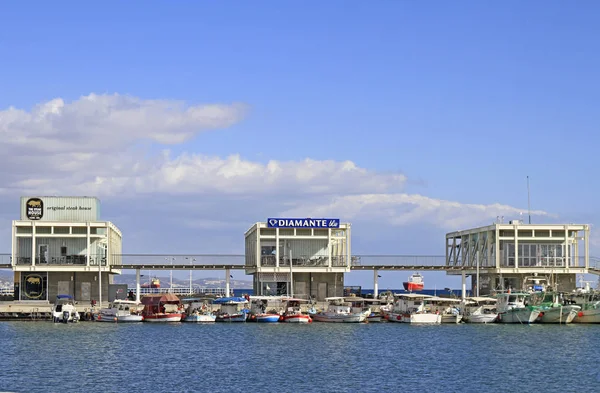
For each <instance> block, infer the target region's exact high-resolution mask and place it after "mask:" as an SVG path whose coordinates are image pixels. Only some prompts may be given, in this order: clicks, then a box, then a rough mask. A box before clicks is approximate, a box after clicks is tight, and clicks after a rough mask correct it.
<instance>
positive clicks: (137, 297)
mask: <svg viewBox="0 0 600 393" xmlns="http://www.w3.org/2000/svg"><path fill="white" fill-rule="evenodd" d="M140 291H141V286H140V269H135V301H136V302H138V303H139V302H140Z"/></svg>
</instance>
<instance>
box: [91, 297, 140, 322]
mask: <svg viewBox="0 0 600 393" xmlns="http://www.w3.org/2000/svg"><path fill="white" fill-rule="evenodd" d="M143 320H144V317H143V316H142V312H141V310H140V303H137V302H135V301H132V300H120V299H117V300H115V301H113V302H112V303H111V304H110V305H109V306H108V307H107V308H103V309H101V310H100V312H99V313H98V316H97V317H96V321H98V322H142V321H143Z"/></svg>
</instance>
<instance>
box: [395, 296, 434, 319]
mask: <svg viewBox="0 0 600 393" xmlns="http://www.w3.org/2000/svg"><path fill="white" fill-rule="evenodd" d="M395 298H396V299H397V300H396V301H395V302H394V306H393V308H392V311H391V312H390V314H389V318H388V321H390V322H402V323H411V324H441V323H442V315H441V314H440V313H439V312H433V311H432V309H431V306H430V305H429V304H428V302H427V299H429V298H433V296H429V295H420V294H416V293H403V294H396V295H395Z"/></svg>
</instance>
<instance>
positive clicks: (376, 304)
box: [363, 299, 385, 322]
mask: <svg viewBox="0 0 600 393" xmlns="http://www.w3.org/2000/svg"><path fill="white" fill-rule="evenodd" d="M363 301H364V302H365V304H368V305H369V306H368V308H369V309H370V311H371V313H370V314H369V315H367V322H381V321H382V320H383V321H385V318H384V316H383V313H382V312H381V307H382V306H383V305H382V304H381V303H382V300H381V299H363ZM375 309H378V311H374V310H375Z"/></svg>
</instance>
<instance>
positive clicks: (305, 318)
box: [283, 314, 312, 323]
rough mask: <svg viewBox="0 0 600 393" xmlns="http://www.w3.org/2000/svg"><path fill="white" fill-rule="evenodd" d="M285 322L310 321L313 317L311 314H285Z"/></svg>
mask: <svg viewBox="0 0 600 393" xmlns="http://www.w3.org/2000/svg"><path fill="white" fill-rule="evenodd" d="M283 322H286V323H310V322H312V318H311V317H310V315H305V314H297V315H284V316H283Z"/></svg>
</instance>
